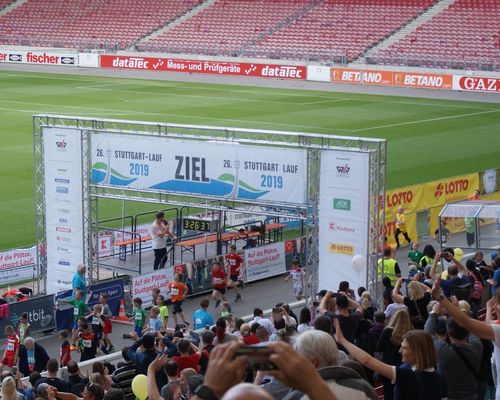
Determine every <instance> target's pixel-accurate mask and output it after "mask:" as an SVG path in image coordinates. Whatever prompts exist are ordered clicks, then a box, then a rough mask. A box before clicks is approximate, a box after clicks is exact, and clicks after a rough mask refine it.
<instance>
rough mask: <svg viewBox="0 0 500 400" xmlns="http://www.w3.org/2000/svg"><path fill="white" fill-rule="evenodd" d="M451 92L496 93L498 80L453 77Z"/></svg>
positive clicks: (462, 76) (493, 78) (498, 90)
mask: <svg viewBox="0 0 500 400" xmlns="http://www.w3.org/2000/svg"><path fill="white" fill-rule="evenodd" d="M453 90H464V91H471V92H487V93H498V92H500V78H496V77H483V76H467V75H453Z"/></svg>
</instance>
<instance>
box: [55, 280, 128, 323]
mask: <svg viewBox="0 0 500 400" xmlns="http://www.w3.org/2000/svg"><path fill="white" fill-rule="evenodd" d="M71 293H72V291H71V290H67V291H64V292H61V293H58V294H57V295H56V302H57V311H56V321H57V329H58V330H62V329H69V330H71V327H72V326H73V306H71V305H69V304H67V303H66V302H67V301H68V300H71ZM101 293H106V294H107V296H108V305H109V308H110V310H111V313H112V314H113V315H114V316H117V315H118V310H119V308H120V300H121V299H123V295H124V288H123V280H121V279H117V280H114V281H108V282H103V283H99V284H96V285H91V286H89V287H88V295H87V306H88V307H89V308H92V307H93V306H94V304H97V303H98V302H99V295H100V294H101ZM52 306H54V303H52Z"/></svg>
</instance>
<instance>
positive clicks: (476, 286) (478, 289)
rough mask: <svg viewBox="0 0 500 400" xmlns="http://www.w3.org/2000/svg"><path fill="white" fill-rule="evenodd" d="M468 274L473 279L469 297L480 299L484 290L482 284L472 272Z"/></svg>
mask: <svg viewBox="0 0 500 400" xmlns="http://www.w3.org/2000/svg"><path fill="white" fill-rule="evenodd" d="M470 276H472V279H473V280H474V283H473V284H472V290H471V294H470V298H471V299H473V300H481V298H482V297H483V291H484V287H483V284H482V283H481V281H480V280H479V279H477V277H476V275H475V274H474V273H472V274H470Z"/></svg>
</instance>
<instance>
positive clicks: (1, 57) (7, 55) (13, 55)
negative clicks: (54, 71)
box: [0, 50, 78, 67]
mask: <svg viewBox="0 0 500 400" xmlns="http://www.w3.org/2000/svg"><path fill="white" fill-rule="evenodd" d="M0 62H7V63H20V64H39V65H66V66H70V67H75V66H78V54H75V53H58V52H53V51H23V50H3V51H2V52H1V53H0Z"/></svg>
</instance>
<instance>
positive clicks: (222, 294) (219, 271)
mask: <svg viewBox="0 0 500 400" xmlns="http://www.w3.org/2000/svg"><path fill="white" fill-rule="evenodd" d="M211 273H212V285H213V289H214V290H213V291H212V299H214V300H215V308H217V307H219V304H220V302H221V300H224V301H227V300H226V287H227V276H226V273H225V272H224V269H223V268H222V266H221V265H220V262H218V261H214V264H213V267H212V271H211Z"/></svg>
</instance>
